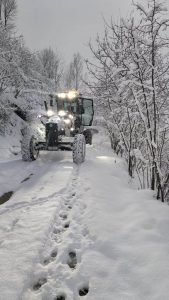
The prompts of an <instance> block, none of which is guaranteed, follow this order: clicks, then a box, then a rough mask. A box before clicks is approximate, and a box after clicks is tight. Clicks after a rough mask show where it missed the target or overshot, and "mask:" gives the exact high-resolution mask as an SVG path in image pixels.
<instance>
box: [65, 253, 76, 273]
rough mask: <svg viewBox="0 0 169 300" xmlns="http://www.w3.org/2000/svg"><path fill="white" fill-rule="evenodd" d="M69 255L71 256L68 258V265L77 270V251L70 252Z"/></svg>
mask: <svg viewBox="0 0 169 300" xmlns="http://www.w3.org/2000/svg"><path fill="white" fill-rule="evenodd" d="M68 255H69V257H68V260H67V264H68V266H69V268H71V269H75V268H76V265H77V256H76V252H75V251H70V252H69V254H68Z"/></svg>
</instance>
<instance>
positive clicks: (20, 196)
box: [0, 135, 169, 300]
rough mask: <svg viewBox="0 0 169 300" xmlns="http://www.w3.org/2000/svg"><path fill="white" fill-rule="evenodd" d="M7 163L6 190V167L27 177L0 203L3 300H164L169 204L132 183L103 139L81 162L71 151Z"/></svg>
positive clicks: (168, 259) (0, 286)
mask: <svg viewBox="0 0 169 300" xmlns="http://www.w3.org/2000/svg"><path fill="white" fill-rule="evenodd" d="M8 165H9V166H10V165H11V169H12V170H10V168H8V169H7V170H6V168H3V170H2V169H0V181H1V182H2V183H3V185H1V186H3V189H4V190H5V189H6V187H4V184H5V183H4V179H3V172H4V170H6V173H5V176H6V180H7V177H8V176H9V178H10V180H11V181H12V178H13V177H15V176H17V174H18V173H19V170H20V171H21V172H25V173H24V176H25V175H27V177H28V178H29V179H28V180H26V181H24V182H22V183H19V182H18V183H17V189H16V188H15V191H16V192H15V193H14V195H13V196H12V198H11V199H10V200H9V201H8V202H6V203H5V204H3V205H1V206H0V260H1V261H0V291H1V294H0V299H3V300H20V299H22V300H54V299H55V300H57V299H58V300H64V299H66V300H78V299H81V297H82V296H83V297H84V299H86V300H87V299H88V300H112V299H115V300H122V299H123V300H142V299H144V300H154V299H156V300H161V299H163V300H168V279H169V256H168V250H169V236H168V228H169V207H168V206H167V205H166V204H162V203H161V202H158V201H156V200H155V199H153V195H152V193H151V192H150V191H138V190H136V189H133V188H132V187H131V185H130V183H129V178H128V175H127V171H126V166H125V163H124V161H123V160H122V159H120V158H118V157H116V156H114V155H113V153H112V151H111V149H110V146H109V143H108V142H107V141H106V139H105V138H103V137H101V136H100V135H96V136H95V141H94V145H93V146H92V147H88V149H87V158H86V162H85V163H84V164H83V165H81V166H75V165H73V163H72V159H71V152H68V153H44V154H43V153H42V155H41V156H40V158H39V159H38V160H37V161H36V162H33V163H24V162H22V161H21V160H18V161H15V162H8ZM1 166H2V164H1V165H0V168H1ZM23 169H24V171H23ZM11 172H12V173H11ZM30 172H31V173H32V174H33V175H31V176H30ZM26 173H27V174H26ZM22 174H23V173H22ZM14 180H15V179H14ZM13 185H14V186H15V187H16V184H13Z"/></svg>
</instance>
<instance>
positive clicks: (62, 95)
mask: <svg viewBox="0 0 169 300" xmlns="http://www.w3.org/2000/svg"><path fill="white" fill-rule="evenodd" d="M58 97H59V98H61V99H65V98H66V93H59V94H58Z"/></svg>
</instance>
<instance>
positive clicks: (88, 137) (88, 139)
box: [83, 129, 92, 145]
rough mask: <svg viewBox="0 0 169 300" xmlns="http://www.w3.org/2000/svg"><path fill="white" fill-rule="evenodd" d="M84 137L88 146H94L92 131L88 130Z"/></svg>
mask: <svg viewBox="0 0 169 300" xmlns="http://www.w3.org/2000/svg"><path fill="white" fill-rule="evenodd" d="M83 134H84V137H85V140H86V144H89V145H92V132H91V130H89V129H87V130H85V131H84V133H83Z"/></svg>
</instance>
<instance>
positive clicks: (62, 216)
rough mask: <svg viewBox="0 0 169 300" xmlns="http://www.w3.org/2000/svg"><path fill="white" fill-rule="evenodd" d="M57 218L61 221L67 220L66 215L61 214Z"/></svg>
mask: <svg viewBox="0 0 169 300" xmlns="http://www.w3.org/2000/svg"><path fill="white" fill-rule="evenodd" d="M59 216H60V218H61V219H63V220H65V219H67V214H64V213H61V214H60V215H59Z"/></svg>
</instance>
